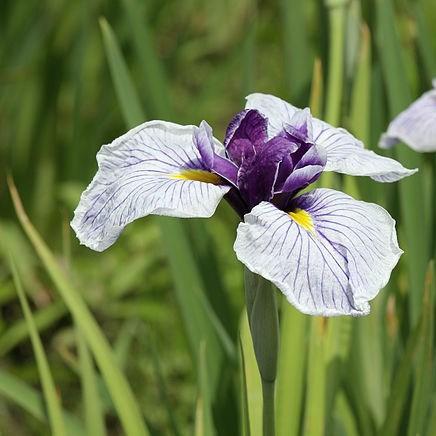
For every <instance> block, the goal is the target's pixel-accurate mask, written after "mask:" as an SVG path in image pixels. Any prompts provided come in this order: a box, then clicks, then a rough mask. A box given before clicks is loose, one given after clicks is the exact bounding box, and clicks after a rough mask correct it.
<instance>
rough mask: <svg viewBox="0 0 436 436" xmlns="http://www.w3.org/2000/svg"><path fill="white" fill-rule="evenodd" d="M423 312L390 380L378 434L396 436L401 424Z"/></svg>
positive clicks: (422, 323) (421, 326) (421, 329)
mask: <svg viewBox="0 0 436 436" xmlns="http://www.w3.org/2000/svg"><path fill="white" fill-rule="evenodd" d="M424 321H425V319H424V314H423V315H422V316H421V317H420V318H419V320H418V323H417V325H416V326H415V328H414V330H413V331H412V333H411V335H410V336H409V339H408V341H407V345H406V348H405V350H404V352H403V354H402V358H401V360H400V363H399V365H398V368H397V370H396V371H395V374H394V377H393V380H392V384H391V386H392V389H391V392H390V395H389V399H388V403H387V411H386V417H385V420H384V423H383V426H382V427H381V429H380V431H379V435H380V436H396V435H398V434H399V433H398V431H399V428H400V424H401V419H402V411H403V409H404V406H405V404H406V402H407V400H408V397H409V395H408V394H409V387H410V382H411V378H412V374H413V366H414V361H415V357H416V354H417V351H418V348H419V343H420V338H421V336H422V334H423V328H424V326H425V322H424Z"/></svg>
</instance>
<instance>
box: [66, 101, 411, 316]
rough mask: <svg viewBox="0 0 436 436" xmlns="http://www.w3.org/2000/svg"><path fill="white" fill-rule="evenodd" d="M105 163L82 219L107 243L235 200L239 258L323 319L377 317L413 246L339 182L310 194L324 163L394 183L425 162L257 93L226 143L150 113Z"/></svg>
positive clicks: (90, 234)
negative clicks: (146, 222)
mask: <svg viewBox="0 0 436 436" xmlns="http://www.w3.org/2000/svg"><path fill="white" fill-rule="evenodd" d="M97 162H98V166H99V169H98V172H97V174H96V175H95V177H94V179H93V180H92V182H91V184H90V185H89V186H88V188H87V189H86V191H85V192H84V193H83V194H82V197H81V199H80V203H79V205H78V207H77V209H76V211H75V215H74V218H73V220H72V222H71V225H72V227H73V229H74V230H75V232H76V234H77V237H78V238H79V240H80V242H81V243H82V244H85V245H86V246H88V247H90V248H92V249H94V250H97V251H102V250H105V249H106V248H108V247H109V246H110V245H112V244H113V243H114V242H115V241H116V239H117V238H118V236H119V235H120V233H121V231H122V230H123V229H124V227H125V226H126V225H127V224H129V223H130V222H132V221H134V220H136V219H138V218H141V217H144V216H146V215H149V214H156V215H167V216H173V217H182V218H189V217H210V216H211V215H212V214H213V213H214V211H215V209H216V207H217V205H218V203H219V202H220V200H221V199H222V198H225V199H226V200H227V201H228V202H229V203H230V204H231V205H232V206H233V208H234V210H235V211H236V212H237V213H238V215H239V216H240V217H241V223H240V224H239V227H238V229H237V237H236V242H235V245H234V249H235V252H236V255H237V257H238V259H239V260H240V261H241V262H242V263H243V264H245V265H246V267H247V268H248V269H249V270H251V271H252V272H253V273H256V274H259V275H261V276H263V277H264V278H266V279H267V280H269V281H271V282H272V283H274V284H275V285H276V286H277V287H278V288H279V289H280V290H281V291H282V292H283V293H284V294H285V296H286V297H287V299H288V301H289V302H290V303H291V304H293V305H294V306H295V307H296V308H298V309H299V310H300V311H302V312H304V313H307V314H312V315H324V316H332V315H364V314H367V313H368V312H369V303H368V301H369V300H371V299H372V298H374V297H375V296H376V295H377V293H378V292H379V290H380V289H381V288H383V287H384V286H385V285H386V283H387V282H388V280H389V277H390V274H391V271H392V269H393V268H394V266H395V265H396V263H397V262H398V259H399V257H400V256H401V254H402V250H401V249H400V248H399V246H398V242H397V236H396V232H395V221H394V220H393V219H392V218H391V216H390V215H389V213H388V212H387V211H386V210H384V209H383V208H382V207H380V206H378V205H376V204H371V203H365V202H363V201H357V200H354V199H353V198H352V197H350V196H349V195H346V194H344V193H342V192H339V191H335V190H332V189H315V190H312V191H310V192H308V193H304V194H302V195H299V192H300V191H302V190H303V189H305V188H306V187H307V186H308V185H310V184H311V183H313V182H315V181H316V180H317V179H318V178H319V177H320V175H321V174H322V172H323V171H335V172H338V173H342V174H350V175H355V176H369V177H371V178H372V179H374V180H376V181H379V182H394V181H397V180H399V179H401V178H403V177H405V176H409V175H411V174H413V173H414V172H415V170H409V169H406V168H404V167H403V166H402V165H401V164H400V163H399V162H397V161H395V160H393V159H389V158H386V157H383V156H379V155H377V154H375V153H374V152H372V151H369V150H366V149H365V148H364V147H363V144H362V143H361V142H360V141H359V140H357V139H356V138H354V137H353V136H352V135H351V134H350V133H349V132H347V131H346V130H344V129H338V128H334V127H332V126H331V125H329V124H327V123H325V122H323V121H321V120H318V119H316V118H313V117H312V116H311V114H310V111H309V109H304V110H300V109H297V108H296V107H294V106H292V105H290V104H288V103H286V102H285V101H283V100H281V99H279V98H277V97H273V96H271V95H264V94H252V95H250V96H248V97H247V105H246V108H245V110H243V111H242V112H239V113H238V114H237V115H236V116H235V117H234V118H233V119H232V120H231V122H230V124H229V126H228V128H227V132H226V136H225V139H224V143H223V144H221V143H220V142H219V141H218V140H217V139H215V138H214V137H213V135H212V129H211V128H210V126H209V125H208V124H207V123H206V122H205V121H202V122H201V124H200V126H199V127H196V126H181V125H178V124H173V123H170V122H165V121H150V122H146V123H144V124H142V125H140V126H138V127H136V128H134V129H132V130H130V131H129V132H128V133H126V134H125V135H123V136H121V137H119V138H117V139H115V140H114V141H113V142H112V143H111V144H109V145H104V146H103V147H102V148H101V150H100V151H99V153H98V154H97Z"/></svg>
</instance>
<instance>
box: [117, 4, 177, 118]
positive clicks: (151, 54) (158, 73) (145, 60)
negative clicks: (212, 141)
mask: <svg viewBox="0 0 436 436" xmlns="http://www.w3.org/2000/svg"><path fill="white" fill-rule="evenodd" d="M122 4H123V6H124V10H125V11H126V15H127V18H128V22H129V24H130V26H129V27H130V29H131V32H132V35H133V43H134V47H135V52H136V56H137V59H138V61H139V63H140V66H141V69H142V75H143V77H144V84H145V85H146V87H147V105H149V111H150V113H151V114H152V115H153V117H156V118H165V117H167V118H172V117H171V109H170V99H169V95H168V91H169V87H168V83H167V81H166V77H165V72H164V68H163V66H162V63H161V62H160V60H159V58H158V57H157V56H156V51H155V49H154V47H153V42H152V38H151V32H150V30H149V27H148V24H147V22H146V20H145V19H142V20H141V17H143V14H141V12H142V11H141V8H140V3H139V2H138V1H137V0H123V1H122ZM147 105H146V106H147Z"/></svg>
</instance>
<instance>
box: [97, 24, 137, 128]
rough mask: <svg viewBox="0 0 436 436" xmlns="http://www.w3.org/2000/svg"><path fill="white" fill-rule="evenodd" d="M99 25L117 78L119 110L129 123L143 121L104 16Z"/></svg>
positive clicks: (133, 123) (119, 51)
mask: <svg viewBox="0 0 436 436" xmlns="http://www.w3.org/2000/svg"><path fill="white" fill-rule="evenodd" d="M100 27H101V33H102V35H103V43H104V46H105V51H106V56H107V59H108V62H109V66H110V68H111V71H113V75H114V76H116V77H118V78H119V79H118V80H116V81H114V87H115V92H116V94H117V98H118V102H119V104H120V107H121V112H122V113H123V114H125V116H126V118H127V119H129V120H130V121H129V122H130V125H131V126H135V125H137V124H140V123H142V122H143V121H144V116H143V113H142V108H141V105H140V103H139V100H138V98H137V96H136V91H135V89H134V87H133V85H132V83H131V81H130V77H129V71H128V70H127V67H126V65H125V63H124V62H120V61H119V59H120V58H121V57H122V54H121V49H120V46H119V45H118V41H117V39H116V37H115V35H114V33H113V31H112V29H111V27H110V26H109V23H108V22H107V21H106V20H105V19H104V18H100Z"/></svg>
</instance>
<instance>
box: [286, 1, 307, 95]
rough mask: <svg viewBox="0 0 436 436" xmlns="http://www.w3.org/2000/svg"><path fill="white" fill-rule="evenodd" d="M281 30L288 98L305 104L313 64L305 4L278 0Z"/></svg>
mask: <svg viewBox="0 0 436 436" xmlns="http://www.w3.org/2000/svg"><path fill="white" fill-rule="evenodd" d="M280 6H281V10H280V12H281V17H282V27H283V61H284V72H285V84H286V90H287V97H289V98H292V101H297V103H298V102H300V103H302V104H305V103H303V102H304V98H303V97H305V96H304V93H305V92H307V89H308V88H309V85H310V72H311V71H310V69H311V65H312V62H313V52H312V47H311V46H310V44H309V40H308V37H307V23H306V20H307V19H306V14H305V12H306V8H307V2H302V1H300V0H280Z"/></svg>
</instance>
